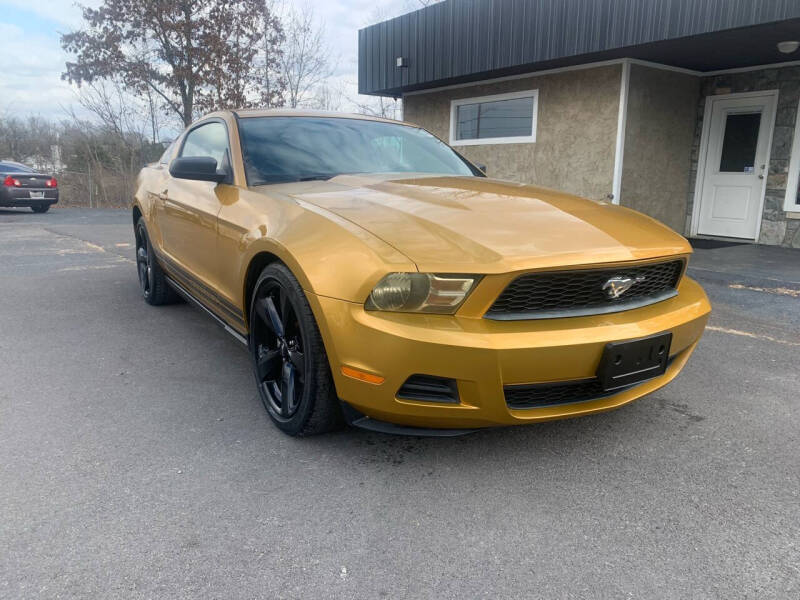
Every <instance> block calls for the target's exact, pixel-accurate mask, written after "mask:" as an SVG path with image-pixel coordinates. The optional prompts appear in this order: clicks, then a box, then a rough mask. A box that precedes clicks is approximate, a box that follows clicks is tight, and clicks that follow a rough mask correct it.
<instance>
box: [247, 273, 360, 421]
mask: <svg viewBox="0 0 800 600" xmlns="http://www.w3.org/2000/svg"><path fill="white" fill-rule="evenodd" d="M249 346H250V356H251V358H252V364H253V373H254V375H255V379H256V386H257V388H258V393H259V396H260V397H261V401H262V402H263V403H264V407H265V408H266V409H267V413H268V414H269V416H270V418H271V419H272V422H273V423H275V425H276V426H277V427H278V428H279V429H280V430H281V431H283V432H284V433H287V434H288V435H292V436H309V435H317V434H321V433H326V432H329V431H334V430H336V429H339V428H341V427H342V426H343V424H344V419H343V418H342V411H341V406H340V404H339V399H338V398H337V396H336V389H335V387H334V384H333V377H332V376H331V370H330V365H329V363H328V355H327V354H326V352H325V346H324V344H323V342H322V336H321V335H320V333H319V327H317V322H316V320H315V319H314V315H313V313H312V312H311V306H310V305H309V304H308V300H307V299H306V296H305V293H304V292H303V289H302V288H301V287H300V284H299V283H298V282H297V279H295V277H294V275H292V273H291V271H289V269H287V268H286V267H285V266H284V265H283V264H280V263H273V264H270V265H268V266H266V267H264V270H263V271H261V275H260V276H259V278H258V280H257V281H256V284H255V286H254V288H253V294H252V297H251V302H250V340H249ZM290 382H291V384H290ZM290 385H291V387H290Z"/></svg>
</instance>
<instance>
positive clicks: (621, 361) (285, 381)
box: [133, 110, 710, 435]
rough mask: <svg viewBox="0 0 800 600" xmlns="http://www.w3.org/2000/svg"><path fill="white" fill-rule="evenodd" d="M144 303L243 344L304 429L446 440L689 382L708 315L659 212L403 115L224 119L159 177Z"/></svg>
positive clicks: (141, 262) (282, 417) (146, 184)
mask: <svg viewBox="0 0 800 600" xmlns="http://www.w3.org/2000/svg"><path fill="white" fill-rule="evenodd" d="M133 222H134V228H135V236H136V249H137V264H138V272H139V280H140V283H141V288H142V293H143V295H144V298H145V300H146V301H147V302H148V303H150V304H164V303H167V302H170V301H173V300H175V299H176V298H177V297H178V295H180V296H182V297H184V298H185V299H187V300H190V301H191V302H193V303H195V304H197V305H199V306H200V307H201V308H203V309H204V310H205V311H206V312H208V313H209V314H210V315H211V316H212V317H214V318H215V319H216V320H217V321H219V322H220V324H221V325H222V326H223V327H224V328H225V329H226V330H227V331H228V332H230V333H231V334H232V335H234V336H235V337H236V338H237V339H239V340H240V341H241V342H242V343H243V344H246V345H247V346H248V348H249V352H250V355H251V357H252V365H253V371H254V373H255V378H256V385H257V387H258V392H259V394H260V396H261V399H262V400H263V402H264V406H265V407H266V409H267V411H268V413H269V416H270V417H271V418H272V420H273V421H274V422H275V424H276V425H277V426H278V427H279V428H280V429H282V430H283V431H285V432H286V433H289V434H292V435H309V434H314V433H321V432H324V431H329V430H331V429H333V428H335V427H337V426H339V425H340V424H342V423H343V422H344V421H347V422H349V423H351V424H355V425H358V426H361V427H365V428H369V429H374V430H381V431H394V432H405V433H418V434H424V433H427V434H438V435H448V434H451V435H452V434H457V433H463V432H465V431H468V430H472V429H475V428H479V427H489V426H498V425H517V424H523V423H533V422H537V421H545V420H549V419H558V418H563V417H572V416H578V415H586V414H591V413H597V412H600V411H604V410H608V409H611V408H616V407H618V406H621V405H623V404H626V403H628V402H630V401H632V400H635V399H636V398H639V397H641V396H643V395H645V394H647V393H650V392H652V391H654V390H656V389H658V388H660V387H661V386H663V385H665V384H666V383H667V382H669V381H670V380H671V379H673V378H674V377H675V376H676V375H677V374H678V372H679V371H680V370H681V368H682V367H683V366H684V365H685V364H686V361H687V360H688V359H689V355H690V354H691V353H692V351H693V350H694V348H695V346H696V345H697V342H698V340H699V339H700V336H701V335H702V332H703V328H704V327H705V324H706V320H707V318H708V314H709V311H710V305H709V302H708V299H707V298H706V295H705V293H704V292H703V290H702V289H701V288H700V286H699V285H698V284H697V283H695V282H694V281H692V280H691V279H689V278H688V277H687V276H686V275H685V271H686V264H687V260H688V258H689V254H690V253H691V247H690V246H689V244H688V243H687V242H686V240H685V239H684V238H682V237H681V236H680V235H677V234H676V233H674V232H673V231H671V230H670V229H668V228H667V227H665V226H663V225H661V224H659V223H658V222H656V221H654V220H653V219H651V218H649V217H646V216H644V215H642V214H639V213H637V212H634V211H632V210H628V209H626V208H621V207H619V206H614V205H611V204H607V203H605V202H594V201H590V200H585V199H582V198H577V197H575V196H571V195H567V194H562V193H558V192H554V191H550V190H545V189H541V188H537V187H533V186H528V185H519V184H515V183H509V182H506V181H497V180H492V179H488V178H486V177H485V176H484V174H483V172H481V170H479V169H478V168H477V167H475V166H474V165H472V164H470V163H469V162H468V161H467V160H465V159H464V158H462V157H461V156H460V155H459V154H458V153H456V152H455V151H454V150H453V149H451V148H450V147H449V146H447V145H446V144H445V143H443V142H442V141H440V140H439V139H438V138H436V137H434V136H433V135H431V134H429V133H427V132H426V131H424V130H422V129H420V128H419V127H415V126H411V125H408V124H403V123H398V122H394V121H387V120H383V119H373V118H366V117H356V116H353V115H332V114H328V113H298V112H294V111H291V112H290V111H245V110H242V111H226V112H218V113H214V114H211V115H208V116H207V117H204V118H203V119H201V120H199V121H198V122H196V123H195V124H193V125H191V126H190V127H189V128H187V130H186V131H185V132H184V133H183V134H182V135H181V136H180V137H179V138H178V139H177V140H176V141H175V142H174V143H173V144H172V146H171V147H170V148H169V149H168V150H167V151H166V152H165V154H164V156H163V157H162V158H161V160H160V161H159V162H158V163H157V164H153V165H149V166H147V167H145V168H144V169H143V170H142V172H141V175H140V177H139V182H138V189H137V192H136V197H135V200H134V203H133Z"/></svg>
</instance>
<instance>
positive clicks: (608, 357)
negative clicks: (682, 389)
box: [597, 333, 672, 391]
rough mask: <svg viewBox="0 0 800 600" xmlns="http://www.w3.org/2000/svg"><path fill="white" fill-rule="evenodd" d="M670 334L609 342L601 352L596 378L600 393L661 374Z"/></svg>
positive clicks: (663, 370)
mask: <svg viewBox="0 0 800 600" xmlns="http://www.w3.org/2000/svg"><path fill="white" fill-rule="evenodd" d="M671 343H672V334H671V333H661V334H658V335H653V336H649V337H646V338H641V339H638V340H626V341H624V342H609V343H608V344H606V347H605V348H604V349H603V356H602V357H601V358H600V365H599V366H598V367H597V378H598V380H599V381H600V384H601V385H602V386H603V390H605V391H611V390H615V389H618V388H622V387H627V386H629V385H633V384H634V383H640V382H642V381H646V380H648V379H652V378H653V377H658V376H659V375H663V374H664V372H665V371H666V370H667V362H668V360H669V348H670V344H671Z"/></svg>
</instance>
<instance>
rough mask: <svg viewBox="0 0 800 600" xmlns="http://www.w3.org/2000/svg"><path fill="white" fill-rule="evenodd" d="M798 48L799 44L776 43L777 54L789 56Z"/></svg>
mask: <svg viewBox="0 0 800 600" xmlns="http://www.w3.org/2000/svg"><path fill="white" fill-rule="evenodd" d="M798 48H800V42H778V52H782V53H783V54H791V53H792V52H795V51H796V50H797V49H798Z"/></svg>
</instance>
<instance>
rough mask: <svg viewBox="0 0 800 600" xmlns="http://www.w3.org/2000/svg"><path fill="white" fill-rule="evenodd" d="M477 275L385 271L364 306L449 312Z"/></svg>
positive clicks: (458, 302)
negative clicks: (384, 274) (386, 273)
mask: <svg viewBox="0 0 800 600" xmlns="http://www.w3.org/2000/svg"><path fill="white" fill-rule="evenodd" d="M479 279H480V276H479V275H434V274H432V273H389V274H388V275H386V277H384V278H383V279H381V280H380V281H379V282H378V285H376V286H375V289H373V290H372V293H371V294H370V295H369V298H368V299H367V303H366V309H367V310H389V311H394V312H424V313H439V314H453V313H454V312H456V310H457V309H458V307H459V306H461V304H462V303H463V302H464V300H466V299H467V296H468V295H469V292H470V290H472V288H473V287H474V286H475V283H477V281H478V280H479Z"/></svg>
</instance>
